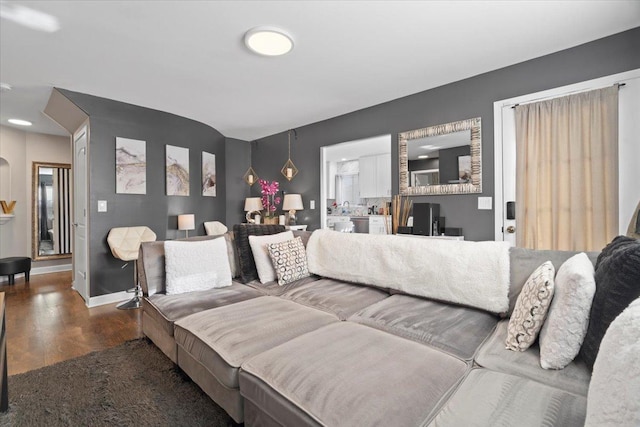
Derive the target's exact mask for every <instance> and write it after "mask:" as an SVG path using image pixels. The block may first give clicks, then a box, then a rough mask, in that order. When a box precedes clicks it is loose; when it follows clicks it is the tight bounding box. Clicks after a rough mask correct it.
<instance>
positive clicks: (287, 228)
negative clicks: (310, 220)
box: [284, 224, 307, 231]
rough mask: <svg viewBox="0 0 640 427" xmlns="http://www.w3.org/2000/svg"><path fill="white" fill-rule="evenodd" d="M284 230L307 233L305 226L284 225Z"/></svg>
mask: <svg viewBox="0 0 640 427" xmlns="http://www.w3.org/2000/svg"><path fill="white" fill-rule="evenodd" d="M284 229H285V230H297V231H307V224H303V225H285V226H284Z"/></svg>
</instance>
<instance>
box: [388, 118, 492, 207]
mask: <svg viewBox="0 0 640 427" xmlns="http://www.w3.org/2000/svg"><path fill="white" fill-rule="evenodd" d="M464 130H470V131H471V140H470V151H471V182H469V183H464V184H438V185H422V186H417V187H411V186H409V156H408V150H407V143H408V142H409V141H412V140H414V139H420V138H426V137H429V136H438V135H446V134H449V133H454V132H460V131H464ZM481 131H482V129H481V119H480V117H475V118H473V119H467V120H460V121H458V122H451V123H445V124H442V125H436V126H429V127H426V128H422V129H414V130H410V131H406V132H400V133H398V158H399V163H400V164H399V169H398V171H399V175H400V194H401V195H402V196H422V195H447V194H473V193H482V136H481Z"/></svg>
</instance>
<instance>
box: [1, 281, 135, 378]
mask: <svg viewBox="0 0 640 427" xmlns="http://www.w3.org/2000/svg"><path fill="white" fill-rule="evenodd" d="M0 292H4V293H5V298H6V304H7V308H6V325H7V365H8V370H9V375H13V374H18V373H22V372H26V371H30V370H32V369H37V368H41V367H43V366H47V365H52V364H54V363H57V362H61V361H63V360H67V359H71V358H74V357H78V356H82V355H84V354H87V353H90V352H92V351H96V350H103V349H106V348H109V347H114V346H116V345H118V344H121V343H123V342H125V341H128V340H131V339H135V338H140V337H142V324H141V314H142V313H141V310H140V309H138V310H118V309H117V308H116V305H117V304H115V303H114V304H109V305H104V306H100V307H94V308H87V306H86V305H85V303H84V301H83V299H82V297H80V295H79V294H78V293H77V292H76V291H75V290H73V289H72V288H71V272H62V273H51V274H43V275H37V276H34V275H32V276H31V281H30V283H25V281H24V278H20V279H16V284H15V285H8V284H6V283H5V284H3V285H0Z"/></svg>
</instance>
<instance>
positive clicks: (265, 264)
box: [249, 231, 293, 283]
mask: <svg viewBox="0 0 640 427" xmlns="http://www.w3.org/2000/svg"><path fill="white" fill-rule="evenodd" d="M292 239H293V232H291V231H285V232H283V233H278V234H268V235H266V236H249V245H251V252H253V260H254V261H255V263H256V270H258V277H259V278H260V283H268V282H273V281H274V280H276V270H275V269H274V268H273V264H272V263H271V257H270V256H269V250H268V249H267V245H268V244H269V243H280V242H286V241H287V240H292Z"/></svg>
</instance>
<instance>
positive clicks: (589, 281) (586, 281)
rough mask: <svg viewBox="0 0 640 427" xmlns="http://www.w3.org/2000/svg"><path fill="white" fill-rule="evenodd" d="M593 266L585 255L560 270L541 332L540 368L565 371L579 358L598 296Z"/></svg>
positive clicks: (567, 262) (577, 257)
mask: <svg viewBox="0 0 640 427" xmlns="http://www.w3.org/2000/svg"><path fill="white" fill-rule="evenodd" d="M594 274H595V272H594V270H593V264H592V263H591V261H590V260H589V257H588V256H587V254H585V253H584V252H582V253H579V254H577V255H574V256H572V257H571V258H569V259H568V260H566V261H565V262H564V264H562V266H560V268H559V269H558V274H557V275H556V279H555V291H554V295H553V300H552V301H551V307H550V308H549V313H548V315H547V320H546V321H545V322H544V325H543V326H542V330H541V331H540V366H542V367H543V368H544V369H562V368H564V367H565V366H567V365H568V364H569V363H571V361H572V360H573V359H574V358H575V357H576V356H577V355H578V352H579V351H580V346H581V345H582V341H583V340H584V336H585V335H586V333H587V327H588V326H589V312H590V311H591V302H592V301H593V295H594V294H595V292H596V279H595V277H594Z"/></svg>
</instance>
